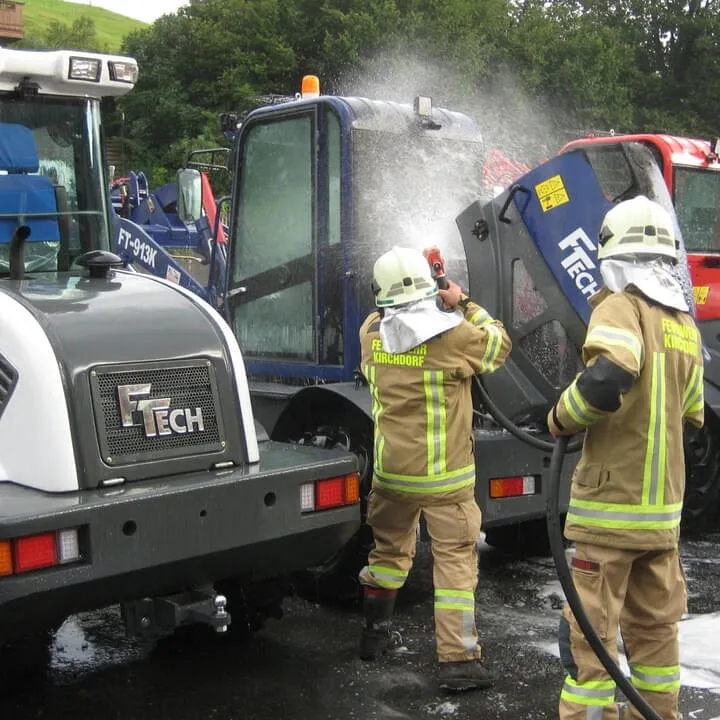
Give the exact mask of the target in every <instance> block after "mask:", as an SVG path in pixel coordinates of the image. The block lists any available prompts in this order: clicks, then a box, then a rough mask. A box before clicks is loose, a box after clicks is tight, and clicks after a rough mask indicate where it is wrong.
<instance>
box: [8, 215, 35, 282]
mask: <svg viewBox="0 0 720 720" xmlns="http://www.w3.org/2000/svg"><path fill="white" fill-rule="evenodd" d="M29 237H30V228H29V227H28V226H27V225H18V226H17V227H16V228H15V233H14V234H13V236H12V240H11V241H10V279H11V280H22V279H23V278H24V277H25V241H26V240H27V239H28V238H29Z"/></svg>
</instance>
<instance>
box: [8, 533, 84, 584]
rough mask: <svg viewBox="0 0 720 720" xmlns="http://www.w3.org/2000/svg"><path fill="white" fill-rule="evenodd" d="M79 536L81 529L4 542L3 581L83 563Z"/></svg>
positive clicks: (29, 536)
mask: <svg viewBox="0 0 720 720" xmlns="http://www.w3.org/2000/svg"><path fill="white" fill-rule="evenodd" d="M79 533H80V529H79V528H66V529H64V530H51V531H50V532H45V533H37V534H36V535H25V536H24V537H18V538H10V539H9V540H0V578H1V577H5V576H8V575H17V574H19V573H24V572H31V571H33V570H43V569H45V568H50V567H55V566H56V565H69V564H71V563H77V562H81V561H82V560H83V555H82V550H81V545H80V534H79Z"/></svg>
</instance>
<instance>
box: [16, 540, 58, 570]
mask: <svg viewBox="0 0 720 720" xmlns="http://www.w3.org/2000/svg"><path fill="white" fill-rule="evenodd" d="M56 542H57V533H54V532H50V533H43V534H42V535H31V536H29V537H24V538H18V539H17V540H16V541H15V572H18V573H21V572H27V571H28V570H40V569H41V568H46V567H52V566H53V565H57V545H56Z"/></svg>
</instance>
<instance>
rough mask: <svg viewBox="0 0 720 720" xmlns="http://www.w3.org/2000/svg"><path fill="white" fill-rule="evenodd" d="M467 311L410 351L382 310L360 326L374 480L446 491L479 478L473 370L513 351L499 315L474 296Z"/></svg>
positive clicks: (391, 486) (411, 489) (491, 367)
mask: <svg viewBox="0 0 720 720" xmlns="http://www.w3.org/2000/svg"><path fill="white" fill-rule="evenodd" d="M460 307H461V308H462V309H463V310H464V314H465V319H464V320H463V321H462V322H461V323H460V324H459V325H458V326H457V327H454V328H453V329H451V330H448V331H447V332H445V333H442V334H441V335H438V336H436V337H434V338H432V339H430V340H428V341H427V342H425V343H422V344H421V345H418V346H417V347H415V348H412V349H411V350H409V351H408V352H406V353H396V354H392V353H388V352H386V351H385V350H383V345H382V340H381V339H380V315H379V313H377V312H374V313H371V314H370V315H369V316H368V318H367V319H366V320H365V322H364V323H363V325H362V327H361V328H360V343H361V347H362V371H363V374H364V376H365V378H366V379H367V381H368V385H369V388H370V394H371V396H372V414H373V420H374V422H375V445H374V471H375V473H374V474H375V477H374V482H375V483H376V484H377V485H378V486H379V487H383V488H385V489H388V490H394V491H398V492H407V493H426V494H430V493H444V492H450V491H453V490H457V489H459V488H463V487H467V486H471V485H473V484H474V482H475V458H474V450H473V439H472V399H471V378H472V376H473V375H474V374H475V373H491V372H493V371H495V370H497V368H499V367H500V366H501V365H502V364H503V362H504V361H505V358H506V357H507V355H508V353H509V352H510V346H511V343H510V338H509V337H508V335H507V333H506V332H505V329H504V327H503V325H502V323H500V322H499V321H497V320H493V318H491V317H490V315H489V314H488V313H487V312H486V311H485V310H484V309H483V308H481V307H480V306H479V305H476V304H475V303H473V302H471V301H470V300H469V299H468V298H465V297H463V298H461V301H460Z"/></svg>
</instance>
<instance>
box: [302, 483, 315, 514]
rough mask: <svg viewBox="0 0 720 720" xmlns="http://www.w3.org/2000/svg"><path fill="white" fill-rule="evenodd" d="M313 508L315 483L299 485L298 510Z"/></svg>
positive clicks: (305, 510)
mask: <svg viewBox="0 0 720 720" xmlns="http://www.w3.org/2000/svg"><path fill="white" fill-rule="evenodd" d="M314 509H315V483H305V484H304V485H301V486H300V511H301V512H312V511H313V510H314Z"/></svg>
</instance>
